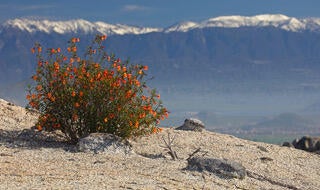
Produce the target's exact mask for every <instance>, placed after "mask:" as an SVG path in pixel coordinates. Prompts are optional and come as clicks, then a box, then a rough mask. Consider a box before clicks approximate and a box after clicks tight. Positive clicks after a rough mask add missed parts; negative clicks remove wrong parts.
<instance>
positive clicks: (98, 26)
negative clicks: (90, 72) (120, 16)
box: [3, 18, 161, 35]
mask: <svg viewBox="0 0 320 190" xmlns="http://www.w3.org/2000/svg"><path fill="white" fill-rule="evenodd" d="M3 26H4V27H14V28H18V29H20V30H25V31H28V32H30V33H33V32H37V31H40V32H45V33H51V32H55V33H59V34H64V33H76V32H83V33H92V32H96V31H98V32H101V33H103V34H109V35H111V34H118V35H123V34H144V33H149V32H157V31H160V30H161V29H158V28H143V27H136V26H127V25H121V24H116V25H112V24H108V23H104V22H89V21H86V20H82V19H78V20H70V21H49V20H30V19H23V18H22V19H13V20H8V21H7V22H5V23H4V24H3Z"/></svg>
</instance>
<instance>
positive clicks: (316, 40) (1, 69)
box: [0, 15, 320, 112]
mask: <svg viewBox="0 0 320 190" xmlns="http://www.w3.org/2000/svg"><path fill="white" fill-rule="evenodd" d="M97 33H103V34H107V35H108V40H107V41H106V50H107V51H108V52H114V53H115V54H116V55H117V56H118V57H121V58H122V59H127V58H128V59H130V61H131V62H134V63H142V64H147V65H149V68H150V76H154V77H155V79H154V80H152V81H151V84H152V85H153V86H154V87H157V88H158V89H159V90H160V92H161V93H162V94H163V96H162V97H163V99H164V100H165V101H166V102H168V104H169V107H171V108H172V109H176V110H177V111H182V110H183V111H199V110H204V111H206V110H210V111H217V112H224V111H225V112H232V111H235V112H245V111H244V110H247V111H251V112H259V111H265V112H268V111H272V110H275V109H276V110H278V111H279V112H281V111H296V110H302V109H304V108H305V107H307V106H308V105H316V104H315V103H316V102H317V101H319V100H320V99H319V98H318V97H319V96H318V95H319V94H320V85H319V84H320V53H319V51H320V19H319V18H303V19H300V18H293V17H288V16H285V15H257V16H251V17H245V16H222V17H216V18H210V19H207V20H204V21H201V22H182V23H177V24H174V25H172V26H169V27H167V28H151V27H140V26H128V25H122V24H108V23H104V22H89V21H86V20H81V19H79V20H70V21H52V20H43V19H26V18H18V19H13V20H8V21H6V22H4V23H3V24H1V25H0V87H1V90H0V96H1V97H3V98H6V99H9V100H14V101H15V102H17V103H18V104H24V103H25V101H24V92H23V91H24V90H25V87H26V84H27V83H28V82H30V81H28V79H29V78H30V76H31V75H32V73H34V72H35V57H33V55H31V53H30V48H31V47H32V46H33V44H34V43H35V42H40V43H41V44H42V45H43V46H45V47H48V48H49V47H65V46H66V43H67V41H68V40H69V39H70V38H71V37H80V39H81V45H80V46H81V47H80V48H82V49H84V48H85V47H86V46H87V45H88V44H89V43H90V41H91V40H92V39H93V37H94V35H95V34H97ZM257 109H259V111H257ZM292 109H293V110H292Z"/></svg>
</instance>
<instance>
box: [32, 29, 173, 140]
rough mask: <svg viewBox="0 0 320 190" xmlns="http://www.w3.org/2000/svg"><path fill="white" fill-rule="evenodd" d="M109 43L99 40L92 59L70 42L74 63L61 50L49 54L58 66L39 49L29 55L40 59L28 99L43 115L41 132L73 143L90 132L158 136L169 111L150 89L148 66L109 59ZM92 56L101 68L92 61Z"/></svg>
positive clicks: (90, 54) (91, 52) (96, 40)
mask: <svg viewBox="0 0 320 190" xmlns="http://www.w3.org/2000/svg"><path fill="white" fill-rule="evenodd" d="M106 38H107V36H105V35H97V36H96V38H95V40H94V41H95V44H97V47H89V48H88V52H87V53H88V55H89V58H88V59H81V58H80V57H79V56H78V54H77V51H78V48H77V43H78V42H80V39H79V38H72V39H71V40H70V42H69V46H68V47H67V52H68V53H69V54H71V56H70V58H68V57H67V56H65V55H63V54H62V49H61V48H56V49H49V50H48V52H49V55H50V56H51V57H55V60H52V59H43V57H42V55H41V52H42V47H41V46H40V45H39V44H36V46H35V47H34V48H32V49H31V51H32V53H37V57H38V67H37V73H36V74H35V75H34V76H32V79H33V80H34V81H35V82H36V83H37V85H36V86H35V87H34V88H31V89H29V94H28V95H27V99H28V101H29V105H30V106H31V107H33V108H35V109H38V110H39V111H40V113H41V116H40V117H39V121H38V129H39V130H42V129H43V128H45V129H47V130H54V129H61V130H62V131H63V132H65V133H68V134H66V135H67V136H68V137H70V139H71V140H76V139H77V138H79V137H80V136H83V135H85V134H86V133H91V132H109V133H114V134H117V135H119V136H122V137H130V136H138V135H143V134H148V133H154V132H159V131H160V129H159V128H157V127H155V124H157V123H159V121H160V120H162V119H164V118H166V117H168V111H167V110H166V109H165V108H164V107H163V106H162V103H161V101H160V95H159V94H158V93H156V91H155V90H150V89H149V88H148V87H146V84H145V81H144V80H143V77H144V76H145V75H146V71H147V70H148V66H143V65H129V64H128V63H127V62H126V63H123V62H122V61H121V60H120V59H119V58H115V57H114V56H113V55H108V54H107V53H106V52H104V51H103V46H102V41H104V40H106ZM53 55H54V56H53ZM94 56H97V57H100V60H101V62H94V61H92V60H96V59H93V57H94ZM101 57H102V58H103V59H101ZM147 94H149V95H148V96H147ZM72 133H75V134H72Z"/></svg>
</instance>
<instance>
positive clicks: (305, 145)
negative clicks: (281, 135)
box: [282, 136, 320, 153]
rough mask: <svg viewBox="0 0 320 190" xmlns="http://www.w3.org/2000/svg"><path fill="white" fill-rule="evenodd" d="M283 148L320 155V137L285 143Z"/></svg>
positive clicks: (308, 137)
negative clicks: (292, 148)
mask: <svg viewBox="0 0 320 190" xmlns="http://www.w3.org/2000/svg"><path fill="white" fill-rule="evenodd" d="M282 146H287V147H294V148H296V149H300V150H305V151H308V152H317V153H320V137H310V136H303V137H302V138H301V139H295V140H293V141H292V143H289V142H284V143H283V144H282Z"/></svg>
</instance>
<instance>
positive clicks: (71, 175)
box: [0, 100, 320, 190]
mask: <svg viewBox="0 0 320 190" xmlns="http://www.w3.org/2000/svg"><path fill="white" fill-rule="evenodd" d="M35 119H36V114H35V113H27V112H26V111H25V109H24V108H21V107H17V106H14V105H12V104H9V103H8V102H6V101H4V100H0V182H1V183H0V189H248V190H252V189H314V190H316V189H320V180H319V179H320V164H319V163H320V156H319V155H318V154H313V153H309V152H305V151H302V150H297V149H294V148H288V147H280V146H277V145H271V144H265V143H258V142H251V141H247V140H242V139H239V138H235V137H233V136H229V135H223V134H218V133H213V132H209V131H206V130H204V131H202V132H192V131H178V130H173V129H166V130H164V131H163V132H161V133H159V134H156V135H152V136H148V137H143V138H138V139H133V140H131V141H130V143H131V144H132V148H133V151H134V152H133V153H130V154H124V153H121V152H119V153H115V152H105V153H99V154H94V153H84V152H77V151H76V147H75V146H74V145H70V144H68V143H66V142H64V139H63V136H62V135H61V134H59V133H56V134H47V133H45V132H37V131H35V130H33V129H32V128H31V127H32V126H33V125H34V122H35ZM168 134H169V136H170V137H171V138H173V137H175V138H174V142H173V145H172V148H173V150H174V151H175V152H176V153H177V156H178V159H176V160H172V159H171V156H170V155H169V154H167V153H166V151H165V148H163V146H164V145H165V143H164V140H163V138H164V139H167V137H168ZM198 148H201V151H203V152H206V155H205V156H204V157H207V158H217V159H228V160H231V161H234V162H237V163H239V164H241V165H242V166H244V167H245V169H246V172H247V175H246V177H245V178H244V179H239V178H233V177H227V176H223V175H219V174H217V173H211V172H209V171H202V172H200V171H197V170H189V169H187V166H188V162H187V158H188V157H189V155H190V154H191V153H193V152H194V151H195V150H197V149H198Z"/></svg>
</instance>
